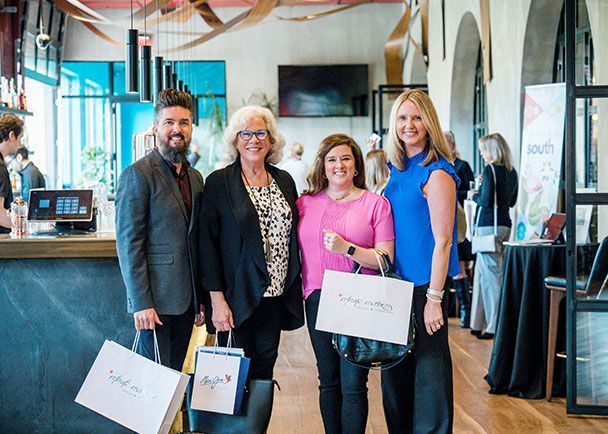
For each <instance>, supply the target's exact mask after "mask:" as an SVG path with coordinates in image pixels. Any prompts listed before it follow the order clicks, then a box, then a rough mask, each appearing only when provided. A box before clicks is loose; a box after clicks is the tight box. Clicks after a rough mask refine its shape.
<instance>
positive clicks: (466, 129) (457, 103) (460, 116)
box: [450, 12, 487, 171]
mask: <svg viewBox="0 0 608 434" xmlns="http://www.w3.org/2000/svg"><path fill="white" fill-rule="evenodd" d="M480 47H481V39H480V37H479V29H478V26H477V22H476V21H475V17H474V16H473V14H472V13H470V12H467V13H466V14H465V15H464V16H463V17H462V20H461V21H460V26H459V28H458V35H457V37H456V48H455V51H454V65H453V70H452V98H451V102H450V126H451V129H452V131H453V132H454V135H455V136H456V141H457V143H458V150H459V151H460V153H461V155H462V157H463V159H465V160H468V161H469V162H472V163H473V166H475V156H476V155H477V154H478V152H477V140H476V139H477V138H478V137H477V136H478V135H479V134H481V133H483V134H485V132H487V123H486V122H485V119H487V116H485V114H486V113H487V106H486V100H485V86H484V84H483V80H481V81H479V80H478V79H477V75H478V65H479V62H481V64H482V65H483V61H482V60H480V59H481V50H480ZM478 82H479V85H478ZM476 104H477V105H476ZM483 124H485V125H486V126H485V128H486V131H485V132H484V131H482V130H483ZM474 170H475V171H479V170H480V167H474Z"/></svg>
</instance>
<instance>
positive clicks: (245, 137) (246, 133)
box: [238, 130, 268, 140]
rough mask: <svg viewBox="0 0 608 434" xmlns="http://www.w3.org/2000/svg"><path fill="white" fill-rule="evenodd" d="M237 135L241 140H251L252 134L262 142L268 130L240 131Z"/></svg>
mask: <svg viewBox="0 0 608 434" xmlns="http://www.w3.org/2000/svg"><path fill="white" fill-rule="evenodd" d="M238 134H239V136H240V137H241V139H243V140H251V139H252V138H253V135H254V134H255V136H256V137H257V138H258V140H264V139H265V138H266V137H268V130H257V131H251V130H242V131H239V132H238Z"/></svg>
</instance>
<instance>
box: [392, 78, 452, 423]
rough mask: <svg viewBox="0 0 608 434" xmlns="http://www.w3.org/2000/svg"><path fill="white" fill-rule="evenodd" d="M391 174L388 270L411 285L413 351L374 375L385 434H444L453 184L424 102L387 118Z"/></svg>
mask: <svg viewBox="0 0 608 434" xmlns="http://www.w3.org/2000/svg"><path fill="white" fill-rule="evenodd" d="M388 135H389V137H388V146H387V151H388V156H389V160H390V163H389V166H390V169H391V174H390V178H389V182H388V184H387V186H386V189H385V192H384V194H385V196H386V197H387V198H388V200H389V201H390V203H391V206H392V209H393V216H394V221H395V261H394V262H395V264H394V265H395V270H396V271H397V273H399V274H400V275H401V276H402V277H403V278H404V279H405V280H408V281H410V282H413V283H414V299H413V304H412V312H413V314H414V319H415V324H416V338H415V343H414V351H413V353H412V354H411V355H409V356H408V357H407V358H406V359H405V360H404V361H403V362H402V363H400V364H399V365H397V366H395V367H393V368H391V369H388V370H386V371H383V373H382V400H383V405H384V413H385V415H386V422H387V425H388V431H389V433H390V434H395V433H411V432H414V433H449V432H451V431H452V425H453V416H454V408H453V390H452V389H453V387H452V359H451V356H450V349H449V346H448V330H447V305H446V302H447V297H444V294H445V283H446V278H447V276H455V275H457V274H458V272H459V270H460V269H459V264H458V252H457V248H456V246H457V226H456V221H455V214H456V190H457V188H458V184H459V180H458V176H457V175H456V171H455V169H454V165H453V164H452V157H451V155H452V154H451V152H450V150H449V148H448V146H447V144H446V141H445V138H444V136H443V133H442V130H441V126H440V124H439V119H438V117H437V113H436V112H435V108H434V107H433V103H432V101H431V99H430V98H429V97H428V95H427V94H426V93H424V92H423V91H421V90H408V91H405V92H403V93H402V94H401V95H400V96H399V97H398V98H397V100H396V101H395V104H394V105H393V108H392V110H391V115H390V124H389V133H388Z"/></svg>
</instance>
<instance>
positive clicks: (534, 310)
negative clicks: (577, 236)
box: [486, 245, 597, 399]
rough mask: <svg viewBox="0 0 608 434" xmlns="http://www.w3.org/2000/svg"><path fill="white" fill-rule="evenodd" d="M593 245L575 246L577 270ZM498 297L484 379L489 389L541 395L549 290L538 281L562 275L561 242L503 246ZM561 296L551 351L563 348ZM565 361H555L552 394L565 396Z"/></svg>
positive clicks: (585, 264) (587, 264)
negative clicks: (497, 309) (555, 341)
mask: <svg viewBox="0 0 608 434" xmlns="http://www.w3.org/2000/svg"><path fill="white" fill-rule="evenodd" d="M596 250H597V245H585V246H579V247H578V250H577V262H578V268H577V273H578V274H585V273H588V272H589V270H590V269H591V264H592V262H593V257H594V255H595V251H596ZM503 267H504V268H503V270H504V275H503V281H502V293H501V301H500V306H499V312H498V323H497V327H496V335H495V337H494V347H493V349H492V358H491V360H490V367H489V371H488V375H487V376H486V380H487V382H488V384H489V385H490V393H506V394H508V395H511V396H516V397H519V398H537V399H538V398H544V397H545V378H546V375H547V374H546V372H547V337H548V326H549V302H550V294H549V290H548V289H546V288H545V283H544V279H545V277H546V276H549V275H565V272H566V246H564V245H558V246H555V245H554V246H507V248H506V251H505V259H504V265H503ZM565 329H566V316H565V300H564V303H562V306H561V308H560V318H559V325H558V337H557V345H556V349H557V351H558V352H560V351H564V349H565V347H566V343H565ZM565 391H566V363H565V360H564V359H561V358H558V359H556V362H555V375H554V381H553V394H554V395H555V396H565Z"/></svg>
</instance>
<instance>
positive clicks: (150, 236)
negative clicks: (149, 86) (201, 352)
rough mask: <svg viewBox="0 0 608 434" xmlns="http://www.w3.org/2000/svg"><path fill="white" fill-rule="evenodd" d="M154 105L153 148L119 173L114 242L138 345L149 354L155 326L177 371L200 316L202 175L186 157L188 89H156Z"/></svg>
mask: <svg viewBox="0 0 608 434" xmlns="http://www.w3.org/2000/svg"><path fill="white" fill-rule="evenodd" d="M155 113H156V114H155V133H156V143H157V146H158V148H156V149H154V150H152V152H150V153H149V154H147V155H145V156H144V157H142V158H140V159H139V160H137V161H136V162H135V163H133V164H131V165H130V166H128V167H127V168H126V169H125V170H124V171H123V172H122V174H121V176H120V178H119V180H118V189H117V191H116V250H117V252H118V260H119V264H120V271H121V273H122V276H123V279H124V282H125V287H126V289H127V309H128V311H129V312H130V313H133V320H134V323H135V329H136V330H137V331H139V332H140V333H141V336H140V341H141V345H140V346H139V350H140V353H141V354H142V355H144V356H146V357H148V358H149V359H152V360H154V339H153V330H156V336H157V338H158V346H159V350H160V356H161V362H162V363H163V365H165V366H169V367H171V368H172V369H175V370H177V371H181V369H182V365H183V362H184V358H185V357H186V351H187V349H188V344H189V342H190V336H191V334H192V325H193V323H195V324H196V325H201V324H202V323H203V322H204V320H203V312H204V307H203V303H204V300H205V298H204V293H203V292H202V288H201V286H200V283H199V282H200V268H201V264H200V262H199V261H198V255H199V248H202V246H201V245H200V243H199V242H200V240H199V233H198V227H199V225H198V223H199V214H200V212H201V199H202V194H203V177H202V176H201V174H200V173H199V172H198V171H196V170H193V169H192V167H190V165H189V164H188V161H187V159H186V156H187V155H188V151H189V145H190V139H191V136H192V99H191V98H190V95H188V94H187V93H185V92H181V91H177V90H175V89H165V90H163V91H161V92H160V94H159V95H158V100H157V102H156V106H155ZM197 307H198V308H197ZM195 313H196V315H195Z"/></svg>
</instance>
